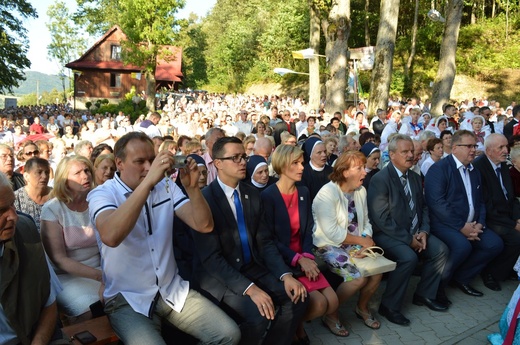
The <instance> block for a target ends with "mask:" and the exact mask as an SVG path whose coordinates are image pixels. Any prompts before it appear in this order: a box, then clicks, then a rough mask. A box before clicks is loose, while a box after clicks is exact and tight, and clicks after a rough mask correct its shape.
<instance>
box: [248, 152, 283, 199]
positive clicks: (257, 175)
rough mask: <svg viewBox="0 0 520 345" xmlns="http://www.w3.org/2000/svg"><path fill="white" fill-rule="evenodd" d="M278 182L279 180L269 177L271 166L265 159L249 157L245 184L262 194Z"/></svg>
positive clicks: (255, 156)
mask: <svg viewBox="0 0 520 345" xmlns="http://www.w3.org/2000/svg"><path fill="white" fill-rule="evenodd" d="M276 181H278V179H277V178H275V177H272V176H269V166H268V165H267V162H266V160H265V158H264V157H262V156H258V155H252V156H250V157H249V161H248V162H247V165H246V177H245V179H244V182H245V183H247V184H249V185H251V186H253V187H255V188H256V189H258V191H259V192H261V191H263V190H264V189H266V188H267V187H269V186H270V185H272V184H273V183H275V182H276Z"/></svg>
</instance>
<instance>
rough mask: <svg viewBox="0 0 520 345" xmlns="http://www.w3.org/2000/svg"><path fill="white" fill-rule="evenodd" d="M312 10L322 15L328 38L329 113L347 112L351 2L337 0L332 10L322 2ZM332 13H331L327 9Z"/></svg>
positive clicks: (327, 107) (326, 107) (326, 39)
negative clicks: (346, 94) (346, 92)
mask: <svg viewBox="0 0 520 345" xmlns="http://www.w3.org/2000/svg"><path fill="white" fill-rule="evenodd" d="M311 6H315V10H317V11H318V12H321V13H322V15H320V17H321V29H322V31H323V34H324V36H325V41H326V46H325V55H326V56H327V60H328V66H329V75H328V79H327V81H326V83H325V87H326V96H325V97H326V99H327V103H326V106H325V109H326V111H327V112H329V113H334V112H336V111H343V109H345V91H346V89H347V49H348V45H347V41H348V38H349V35H350V27H351V21H350V0H333V1H332V3H331V4H330V7H328V6H327V4H325V6H324V4H323V2H321V1H319V0H315V1H314V3H313V4H312V5H311ZM328 8H330V10H329V11H328V13H327V9H328Z"/></svg>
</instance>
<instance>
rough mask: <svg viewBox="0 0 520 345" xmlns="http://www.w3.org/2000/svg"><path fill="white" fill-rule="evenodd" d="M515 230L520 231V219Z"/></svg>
mask: <svg viewBox="0 0 520 345" xmlns="http://www.w3.org/2000/svg"><path fill="white" fill-rule="evenodd" d="M515 230H516V231H520V219H517V220H516V224H515Z"/></svg>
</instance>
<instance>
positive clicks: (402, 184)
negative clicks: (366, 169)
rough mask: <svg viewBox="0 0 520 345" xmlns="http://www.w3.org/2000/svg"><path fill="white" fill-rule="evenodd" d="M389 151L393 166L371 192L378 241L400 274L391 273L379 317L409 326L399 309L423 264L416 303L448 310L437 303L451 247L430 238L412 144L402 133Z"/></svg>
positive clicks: (380, 175)
mask: <svg viewBox="0 0 520 345" xmlns="http://www.w3.org/2000/svg"><path fill="white" fill-rule="evenodd" d="M388 151H389V154H390V163H389V164H388V165H387V166H386V167H385V168H384V169H383V170H381V171H380V172H379V173H377V174H375V175H374V176H373V177H372V179H371V181H370V188H369V189H368V215H369V218H370V220H371V223H372V227H373V229H374V236H373V238H374V241H375V243H376V244H377V245H378V246H380V247H382V248H383V249H384V250H385V256H387V257H388V258H389V259H391V260H394V261H396V262H397V267H396V269H395V271H393V272H390V273H389V276H388V281H387V285H386V290H385V292H384V294H383V298H382V300H381V304H380V306H379V314H381V315H382V316H385V317H386V318H387V319H388V320H389V321H390V322H393V323H396V324H399V325H408V324H409V323H410V320H408V319H407V318H406V317H405V316H404V315H403V314H401V312H400V310H401V305H402V302H403V298H404V296H405V293H406V289H407V287H408V281H409V280H410V277H411V276H412V273H413V272H414V269H415V267H416V266H417V263H418V262H419V260H420V259H421V260H423V261H424V266H423V269H422V274H421V281H420V282H419V284H418V285H417V289H416V291H415V294H414V297H413V303H414V304H416V305H426V306H427V307H428V308H430V309H431V310H434V311H446V310H447V309H448V305H446V304H443V303H440V302H439V301H437V300H436V299H435V297H436V293H437V288H438V286H439V282H440V280H441V274H442V271H443V269H444V265H445V263H446V259H447V257H448V248H447V247H446V245H445V244H444V243H443V242H442V241H440V240H439V239H438V238H436V237H435V236H432V235H430V226H429V218H428V208H427V207H426V203H425V202H424V197H423V191H422V183H421V177H420V176H419V175H418V174H416V173H414V172H413V171H411V170H410V168H411V167H412V165H413V161H414V145H413V142H412V139H410V137H408V136H406V135H402V134H398V135H396V136H395V137H394V138H393V139H392V140H391V141H390V143H389V145H388Z"/></svg>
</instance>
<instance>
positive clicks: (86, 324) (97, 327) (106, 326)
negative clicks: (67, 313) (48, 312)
mask: <svg viewBox="0 0 520 345" xmlns="http://www.w3.org/2000/svg"><path fill="white" fill-rule="evenodd" d="M62 331H63V333H65V334H66V335H67V336H68V337H69V338H70V337H72V336H73V335H74V334H77V333H80V332H83V331H89V332H90V333H92V335H94V336H95V337H96V338H97V341H95V342H94V343H91V344H93V345H106V344H117V343H118V342H119V338H118V337H117V335H116V334H115V333H114V331H113V330H112V327H111V326H110V322H109V321H108V318H107V317H106V316H100V317H96V318H95V319H90V320H86V321H83V322H80V323H76V324H73V325H70V326H67V327H64V328H63V329H62ZM72 344H80V342H79V341H77V340H73V341H72Z"/></svg>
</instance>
